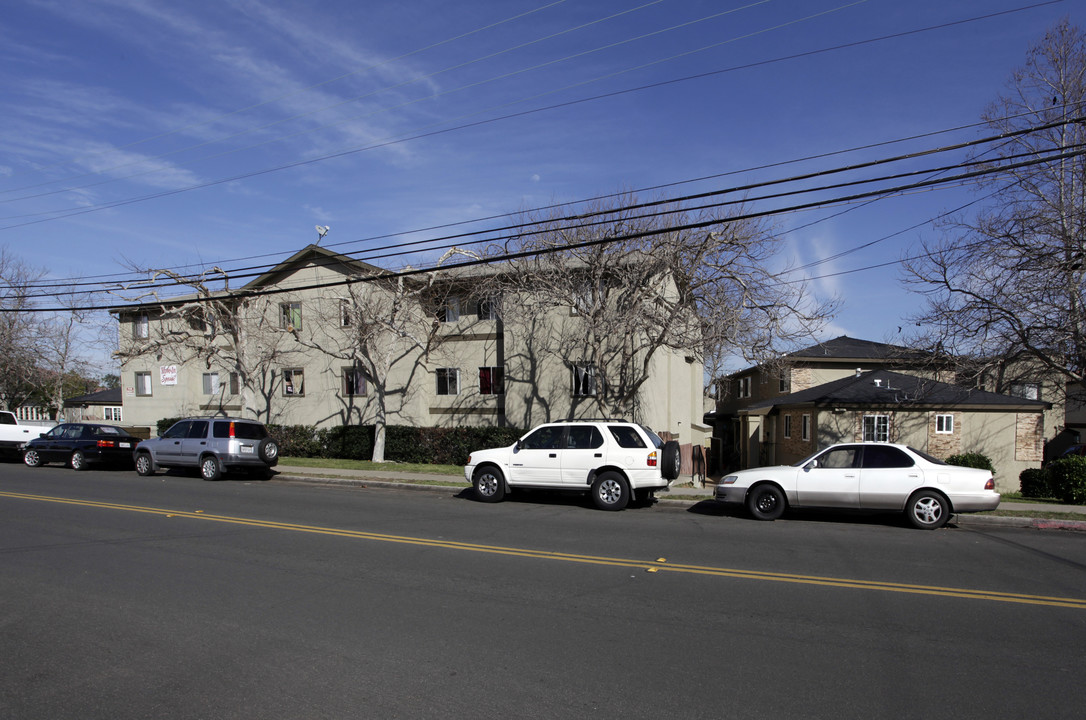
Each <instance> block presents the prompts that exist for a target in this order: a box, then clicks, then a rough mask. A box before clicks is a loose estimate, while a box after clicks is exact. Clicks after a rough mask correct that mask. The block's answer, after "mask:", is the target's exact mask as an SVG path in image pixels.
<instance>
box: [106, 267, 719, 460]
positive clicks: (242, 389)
mask: <svg viewBox="0 0 1086 720" xmlns="http://www.w3.org/2000/svg"><path fill="white" fill-rule="evenodd" d="M512 272H517V268H516V267H515V266H514V265H510V264H506V265H504V266H487V265H478V266H471V267H455V266H454V267H451V268H446V269H443V270H442V271H441V272H440V273H437V274H430V273H419V274H415V275H408V276H403V275H393V274H390V273H387V272H385V271H384V270H382V269H380V268H377V267H375V266H372V265H368V264H366V263H362V262H360V261H358V260H355V259H353V258H350V257H349V256H345V255H341V254H338V253H334V252H331V251H329V250H327V249H324V248H321V247H319V246H315V245H311V246H309V247H306V248H304V249H303V250H301V251H299V252H298V253H296V254H295V255H293V256H292V257H290V258H288V259H287V260H284V261H283V262H282V263H279V264H278V265H277V266H275V267H274V268H272V269H271V270H269V271H268V272H265V273H263V274H262V275H260V276H259V277H256V278H254V279H252V280H251V281H250V282H248V283H247V284H245V285H244V286H243V287H241V288H239V289H237V290H230V291H226V290H215V291H201V292H199V293H197V294H195V295H188V296H184V297H175V298H168V299H165V300H155V301H152V302H146V301H145V302H141V303H134V304H131V305H126V306H118V307H116V308H114V309H113V313H114V314H115V315H116V317H117V319H118V323H119V333H120V343H119V347H120V350H119V353H118V355H119V357H120V359H121V361H122V366H121V382H122V392H123V398H122V399H123V408H124V417H125V423H126V424H128V425H134V426H146V427H151V428H153V427H154V425H155V423H156V422H157V421H158V420H159V419H160V418H163V417H176V416H182V415H193V414H229V415H242V416H248V417H256V418H259V419H261V420H263V421H265V422H270V423H279V424H306V425H316V426H331V425H339V424H371V423H374V422H375V420H377V419H378V418H380V419H381V421H382V422H385V423H387V424H390V425H391V424H399V425H416V426H456V425H504V426H512V427H521V428H528V427H531V426H533V425H535V424H538V423H541V422H545V421H550V420H557V419H567V418H577V417H601V416H605V415H608V416H613V415H616V414H620V415H621V416H623V417H626V418H629V419H632V420H635V421H638V422H641V423H644V424H646V425H648V426H650V427H652V428H653V429H654V430H656V431H659V432H669V433H671V434H673V435H674V436H676V437H677V438H678V439H679V440H680V441H681V442H682V443H684V444H685V443H695V444H700V443H701V442H702V440H703V438H704V437H705V436H706V435H707V434H708V433H709V432H710V430H711V428H709V427H708V426H705V425H704V424H703V421H702V418H703V412H704V401H703V397H704V391H703V388H704V380H703V366H702V363H701V362H699V361H697V360H696V359H695V358H694V357H693V356H692V354H691V353H689V352H681V351H678V350H675V349H671V348H667V347H658V348H653V349H652V351H651V352H649V351H644V352H642V354H641V355H639V356H637V357H635V358H633V360H635V361H636V364H637V366H638V367H640V368H643V370H642V371H643V372H644V373H645V374H646V377H645V382H643V383H640V384H639V385H638V389H637V391H636V392H635V393H633V394H631V396H630V397H629V398H626V399H625V400H624V401H623V402H621V403H618V404H616V400H615V398H614V397H613V396H612V394H609V392H608V391H609V389H610V383H611V381H610V380H609V379H608V378H609V370H610V368H609V367H607V366H606V365H605V364H604V365H601V363H606V362H607V360H606V358H608V357H610V356H607V355H605V354H601V353H599V352H597V350H598V348H591V347H587V346H583V345H578V343H577V342H576V338H577V337H578V336H577V331H578V327H579V324H580V323H582V322H583V321H584V309H583V308H578V307H575V306H574V305H573V304H569V305H566V306H562V305H559V304H556V303H546V304H535V305H533V304H532V303H530V302H528V299H527V298H525V297H524V296H523V292H524V290H523V288H524V284H523V283H519V284H517V288H518V289H517V290H516V291H515V292H510V293H508V294H503V292H502V290H501V288H502V283H501V282H500V281H499V282H493V280H494V279H495V278H496V277H498V278H499V279H500V275H501V274H502V273H512ZM503 306H505V307H507V308H509V310H510V311H509V312H503V310H502V308H503ZM529 306H530V307H531V311H530V312H524V308H526V307H529ZM514 308H515V309H516V310H518V311H517V312H513V311H512V310H513V309H514ZM571 338H572V339H573V342H570V339H571ZM610 340H611V341H614V340H616V339H615V338H611V339H610ZM617 340H618V341H621V340H622V338H617Z"/></svg>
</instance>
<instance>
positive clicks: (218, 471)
mask: <svg viewBox="0 0 1086 720" xmlns="http://www.w3.org/2000/svg"><path fill="white" fill-rule="evenodd" d="M200 476H201V477H202V478H203V479H204V480H218V479H219V478H221V477H222V465H220V464H219V459H218V458H217V457H215V456H214V455H205V456H204V457H203V459H201V460H200Z"/></svg>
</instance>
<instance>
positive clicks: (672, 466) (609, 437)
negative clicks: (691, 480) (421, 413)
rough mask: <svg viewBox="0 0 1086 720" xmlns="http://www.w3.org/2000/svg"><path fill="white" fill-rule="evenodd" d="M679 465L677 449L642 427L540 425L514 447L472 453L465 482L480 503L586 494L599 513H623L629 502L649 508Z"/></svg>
mask: <svg viewBox="0 0 1086 720" xmlns="http://www.w3.org/2000/svg"><path fill="white" fill-rule="evenodd" d="M679 464H680V457H679V443H677V442H675V441H674V440H671V441H668V442H664V441H663V440H661V439H660V436H658V435H657V434H656V433H654V432H653V431H652V430H649V429H648V428H647V427H644V426H643V425H637V424H635V423H632V422H625V421H622V420H581V421H570V422H557V423H547V424H546V425H540V426H539V427H537V428H535V429H534V430H532V431H531V432H530V433H528V434H527V435H525V436H524V437H522V438H521V439H520V440H518V441H517V442H516V444H515V445H513V446H512V447H507V448H495V449H493V450H480V451H477V452H473V453H472V454H471V457H469V458H468V464H467V465H466V466H465V467H464V477H465V478H466V479H467V480H468V482H470V483H471V484H472V486H474V488H475V496H476V497H478V498H479V499H480V500H482V501H483V502H498V501H499V500H501V499H502V498H503V497H505V493H506V491H507V490H512V489H515V488H550V489H554V490H580V491H586V492H588V493H590V494H591V496H592V502H594V503H595V504H596V507H598V508H600V509H601V510H621V509H622V508H624V507H626V505H627V504H629V502H630V500H631V499H635V500H638V501H641V502H651V501H652V498H653V494H654V493H655V492H656V491H657V490H666V489H667V488H668V485H669V484H670V482H671V481H672V480H674V479H675V478H677V477H678V476H679Z"/></svg>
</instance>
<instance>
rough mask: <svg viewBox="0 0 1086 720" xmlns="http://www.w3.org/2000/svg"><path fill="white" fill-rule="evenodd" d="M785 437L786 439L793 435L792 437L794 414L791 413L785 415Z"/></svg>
mask: <svg viewBox="0 0 1086 720" xmlns="http://www.w3.org/2000/svg"><path fill="white" fill-rule="evenodd" d="M784 437H785V439H786V440H788V439H791V437H792V416H791V415H785V416H784Z"/></svg>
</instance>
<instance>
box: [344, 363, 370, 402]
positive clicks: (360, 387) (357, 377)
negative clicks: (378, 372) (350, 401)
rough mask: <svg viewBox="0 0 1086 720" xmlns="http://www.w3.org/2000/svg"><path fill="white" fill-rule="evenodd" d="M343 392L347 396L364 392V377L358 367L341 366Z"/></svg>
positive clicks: (363, 393)
mask: <svg viewBox="0 0 1086 720" xmlns="http://www.w3.org/2000/svg"><path fill="white" fill-rule="evenodd" d="M343 394H344V395H346V396H348V397H353V396H357V395H365V394H366V378H365V377H363V375H362V371H361V370H359V369H358V368H353V367H346V368H343Z"/></svg>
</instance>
